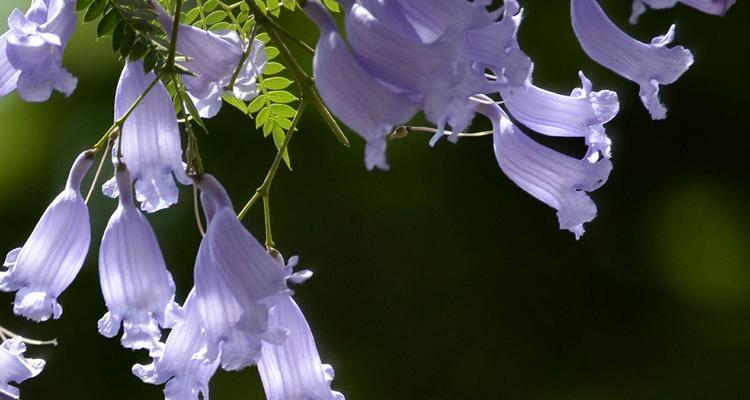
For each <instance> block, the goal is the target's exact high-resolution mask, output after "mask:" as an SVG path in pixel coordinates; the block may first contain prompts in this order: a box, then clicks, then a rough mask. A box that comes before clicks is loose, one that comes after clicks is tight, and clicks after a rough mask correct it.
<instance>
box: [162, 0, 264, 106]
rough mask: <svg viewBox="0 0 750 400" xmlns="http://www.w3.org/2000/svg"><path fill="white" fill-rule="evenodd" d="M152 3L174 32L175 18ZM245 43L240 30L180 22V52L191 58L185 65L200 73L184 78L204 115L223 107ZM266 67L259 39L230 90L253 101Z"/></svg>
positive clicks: (241, 97) (192, 97)
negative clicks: (218, 29)
mask: <svg viewBox="0 0 750 400" xmlns="http://www.w3.org/2000/svg"><path fill="white" fill-rule="evenodd" d="M151 3H152V4H153V5H154V8H155V9H156V11H157V12H158V13H159V21H160V22H161V24H162V26H163V27H164V29H165V30H166V32H167V34H170V35H171V32H172V26H173V24H174V20H173V19H172V17H171V16H170V15H169V14H168V13H167V11H166V10H164V9H163V8H162V7H161V5H159V3H158V2H156V1H155V0H152V2H151ZM243 46H245V44H244V43H243V42H242V40H241V39H240V38H239V36H237V33H236V32H229V31H219V32H209V31H205V30H203V29H199V28H197V27H194V26H191V25H184V24H180V29H179V35H178V38H177V51H178V52H179V53H180V54H181V55H183V56H185V57H188V58H189V60H188V61H186V62H184V63H182V65H183V66H184V67H185V68H187V69H188V70H190V71H191V72H193V73H194V74H196V75H197V76H190V75H184V76H183V78H182V79H183V81H184V82H185V87H186V89H187V90H188V95H190V98H191V99H192V100H193V103H195V106H196V108H197V109H198V112H199V114H200V116H201V117H203V118H210V117H213V116H214V115H216V113H218V112H219V109H221V105H222V100H221V96H222V95H223V94H224V93H225V92H226V86H227V85H228V84H229V83H230V82H231V80H232V76H233V75H234V72H235V70H236V69H237V65H238V64H239V63H240V61H241V60H242V55H243V52H244V47H243ZM265 67H266V49H265V47H264V45H263V42H261V41H260V40H257V39H255V40H254V41H253V47H252V49H251V50H250V55H249V56H248V57H247V60H245V64H244V65H243V66H242V69H241V71H240V73H239V75H238V76H237V80H236V82H235V85H234V86H233V88H232V91H231V92H229V93H232V94H233V95H234V96H235V97H237V98H239V99H241V100H244V101H249V100H252V99H253V98H254V97H256V96H257V95H258V89H257V88H256V79H257V76H258V75H260V74H262V73H263V70H264V69H265Z"/></svg>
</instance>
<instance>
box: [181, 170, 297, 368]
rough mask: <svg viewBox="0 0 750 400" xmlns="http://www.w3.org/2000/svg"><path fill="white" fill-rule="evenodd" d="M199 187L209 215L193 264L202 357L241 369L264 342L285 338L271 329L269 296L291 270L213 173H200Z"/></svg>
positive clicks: (254, 358) (283, 286)
mask: <svg viewBox="0 0 750 400" xmlns="http://www.w3.org/2000/svg"><path fill="white" fill-rule="evenodd" d="M200 188H201V191H202V194H201V200H202V202H203V206H204V210H205V213H206V217H207V219H208V220H209V222H208V229H207V230H206V236H205V237H204V238H203V241H202V242H201V245H200V248H199V250H198V256H197V258H196V263H195V295H196V299H195V301H196V303H197V307H198V310H199V311H200V314H201V317H202V318H203V321H204V328H205V330H206V339H207V345H206V351H205V354H204V355H203V356H204V357H206V359H207V360H209V361H212V360H214V359H216V358H217V357H220V358H221V365H222V368H224V369H225V370H230V371H232V370H239V369H242V368H244V367H246V366H248V365H252V364H254V363H256V362H257V359H258V357H259V356H260V346H261V343H262V341H269V342H272V343H280V342H281V341H283V339H284V332H283V331H282V330H279V329H269V325H268V308H269V305H268V298H270V297H271V296H274V295H276V294H279V293H282V292H285V291H286V290H287V288H286V279H287V277H288V276H289V272H288V269H285V268H282V267H280V266H279V265H278V263H277V262H276V261H275V260H274V259H273V257H271V255H269V254H268V252H267V251H266V250H265V248H264V247H263V246H262V245H261V244H260V243H259V242H258V241H257V240H256V239H255V238H254V237H253V236H252V235H251V234H250V232H248V231H247V230H246V229H245V228H244V227H243V226H242V224H241V223H240V222H239V221H238V220H237V215H236V214H235V212H234V209H233V208H232V203H231V200H230V199H229V196H228V195H227V193H226V191H225V190H224V188H223V187H222V186H221V185H220V184H219V182H218V181H216V179H215V178H213V177H212V176H210V175H203V176H202V177H201V180H200Z"/></svg>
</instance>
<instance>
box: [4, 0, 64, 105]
mask: <svg viewBox="0 0 750 400" xmlns="http://www.w3.org/2000/svg"><path fill="white" fill-rule="evenodd" d="M75 25H76V2H75V0H33V1H32V3H31V7H30V8H29V10H28V11H27V12H26V14H24V13H23V12H22V11H21V10H19V9H14V10H13V12H12V13H11V14H10V17H8V27H9V28H10V30H9V31H8V32H6V33H4V34H3V35H2V36H0V96H5V95H6V94H8V93H10V92H11V91H13V90H18V94H19V95H21V97H22V98H23V99H24V100H26V101H35V102H36V101H45V100H47V99H49V97H50V95H51V94H52V91H53V90H58V91H60V92H62V93H64V94H65V95H66V96H70V94H71V93H73V90H74V89H75V88H76V84H77V83H78V81H77V79H76V78H75V77H74V76H73V75H71V74H70V72H68V71H67V70H66V69H65V68H63V66H62V57H63V51H64V49H65V45H66V44H67V43H68V39H70V36H71V34H72V33H73V30H74V29H75Z"/></svg>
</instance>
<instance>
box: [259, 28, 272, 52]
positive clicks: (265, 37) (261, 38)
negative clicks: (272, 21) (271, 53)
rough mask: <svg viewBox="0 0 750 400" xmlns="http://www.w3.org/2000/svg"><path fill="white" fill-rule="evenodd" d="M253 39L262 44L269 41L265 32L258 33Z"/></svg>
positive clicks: (269, 38)
mask: <svg viewBox="0 0 750 400" xmlns="http://www.w3.org/2000/svg"><path fill="white" fill-rule="evenodd" d="M255 38H256V39H258V40H260V41H261V42H263V44H266V43H268V42H269V41H270V40H271V37H270V36H268V33H267V32H260V33H259V34H257V35H255ZM266 49H268V47H266Z"/></svg>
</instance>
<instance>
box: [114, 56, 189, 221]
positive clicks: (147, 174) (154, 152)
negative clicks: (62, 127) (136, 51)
mask: <svg viewBox="0 0 750 400" xmlns="http://www.w3.org/2000/svg"><path fill="white" fill-rule="evenodd" d="M154 78H155V77H154V74H153V73H150V72H149V73H146V72H144V70H143V63H142V62H141V61H134V62H128V63H127V64H125V68H123V70H122V75H121V76H120V81H119V82H118V84H117V92H116V93H115V119H118V118H120V117H121V116H123V115H124V114H125V113H126V112H127V110H128V109H129V108H130V107H131V106H132V105H133V104H134V103H135V100H136V99H137V98H138V97H139V96H140V95H141V94H142V93H143V92H144V91H145V90H146V88H147V87H148V85H149V84H150V83H151V82H152V81H153V80H154ZM120 141H122V144H120V143H119V142H120ZM120 146H121V149H122V161H123V163H125V164H126V165H127V166H128V169H129V170H130V175H131V177H132V179H133V180H135V193H136V200H138V201H139V202H140V203H141V209H142V210H143V211H146V212H149V213H151V212H155V211H159V210H161V209H164V208H167V207H169V206H171V205H172V204H175V203H177V197H178V191H177V185H175V182H174V180H175V179H177V181H178V182H180V183H182V184H184V185H188V184H190V183H192V181H191V179H190V178H188V176H187V175H186V174H185V167H184V165H183V162H182V148H181V147H180V131H179V127H178V124H177V115H176V114H175V111H174V107H173V106H172V99H171V98H170V97H169V94H168V93H167V89H166V88H165V87H164V85H163V84H162V83H161V82H158V83H156V86H154V87H153V88H152V89H151V91H150V92H149V93H148V95H146V97H145V98H144V99H143V101H141V103H140V104H139V105H138V107H137V108H136V109H135V111H133V113H132V114H130V117H129V118H128V119H127V120H126V121H125V124H124V126H123V127H122V130H121V132H120V135H119V137H118V138H117V140H116V141H115V144H114V146H113V148H112V154H113V159H114V162H115V163H117V158H116V155H117V152H118V150H120ZM104 193H105V194H106V195H108V196H111V197H115V196H117V184H116V182H115V178H112V179H110V180H109V181H108V182H107V183H105V184H104Z"/></svg>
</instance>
